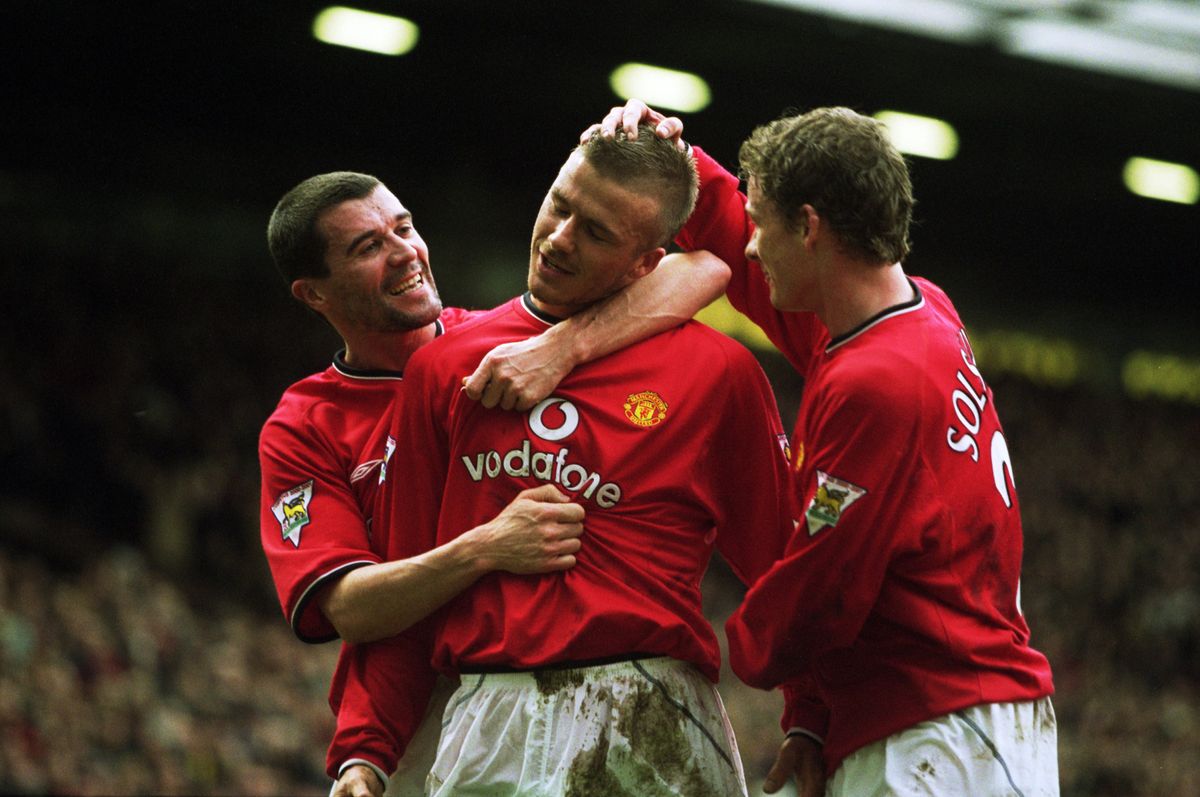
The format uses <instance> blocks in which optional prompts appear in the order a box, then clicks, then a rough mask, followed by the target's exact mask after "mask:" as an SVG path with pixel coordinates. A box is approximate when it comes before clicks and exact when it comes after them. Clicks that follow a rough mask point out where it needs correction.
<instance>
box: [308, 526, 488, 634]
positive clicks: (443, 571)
mask: <svg viewBox="0 0 1200 797" xmlns="http://www.w3.org/2000/svg"><path fill="white" fill-rule="evenodd" d="M476 537H477V535H476V534H473V533H471V532H468V533H467V534H464V535H462V536H461V537H459V538H457V539H456V540H454V541H452V542H449V543H447V544H446V545H443V546H440V547H438V548H435V549H433V550H431V551H428V552H427V553H423V554H421V555H419V556H414V557H411V558H408V559H401V560H399V561H394V562H381V563H379V564H374V565H368V566H366V567H360V568H358V569H356V570H352V571H350V572H349V573H347V574H346V575H345V576H343V577H342V578H341V579H339V580H338V581H337V582H336V583H335V584H334V585H332V586H331V587H330V588H329V589H328V590H326V592H325V593H324V595H322V596H321V597H320V598H319V600H320V601H321V610H322V611H323V612H324V613H325V616H326V617H327V618H329V621H330V622H331V623H332V624H333V627H334V628H336V629H337V632H338V634H339V635H340V636H341V637H342V639H343V640H345V641H346V642H349V643H352V644H358V643H362V642H372V641H374V640H377V639H384V638H386V637H390V636H394V635H396V634H398V633H400V632H401V631H403V630H405V629H406V628H408V627H410V626H412V625H414V624H416V623H418V622H420V621H421V620H423V619H425V618H426V617H428V616H429V615H431V614H433V613H434V612H435V611H437V610H438V609H439V608H441V607H442V606H443V605H444V604H445V603H446V602H447V601H449V600H450V599H451V598H453V597H454V596H456V595H458V593H460V592H462V591H463V590H464V589H466V588H467V587H469V586H471V584H473V583H475V581H476V580H477V579H478V578H479V576H480V575H482V574H483V573H484V572H486V567H487V560H486V559H485V558H484V557H482V556H480V555H479V551H478V546H477V544H476V542H477V539H476Z"/></svg>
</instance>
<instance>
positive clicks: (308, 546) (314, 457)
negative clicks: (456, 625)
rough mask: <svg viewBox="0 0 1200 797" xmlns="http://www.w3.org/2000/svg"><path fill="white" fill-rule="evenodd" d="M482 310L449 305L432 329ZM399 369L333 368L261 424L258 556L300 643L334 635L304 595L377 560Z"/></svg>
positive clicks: (293, 390) (337, 363) (288, 394)
mask: <svg viewBox="0 0 1200 797" xmlns="http://www.w3.org/2000/svg"><path fill="white" fill-rule="evenodd" d="M480 314H481V313H480V312H478V311H475V312H472V311H467V310H461V309H458V308H446V309H445V310H443V311H442V315H441V318H439V320H438V321H439V328H438V331H439V333H440V332H441V331H442V329H443V328H446V329H449V328H452V327H454V326H457V325H458V324H461V323H463V322H464V321H465V320H467V319H470V318H473V317H475V316H477V315H480ZM400 384H401V374H398V373H395V372H392V371H364V370H359V369H354V368H351V367H349V366H347V365H346V364H345V363H344V362H343V361H342V358H341V354H339V355H338V356H337V357H336V358H335V359H334V362H333V365H331V366H330V367H328V368H326V369H325V370H324V371H322V372H320V373H317V374H313V375H312V376H310V377H307V378H306V379H302V380H300V381H299V382H297V383H296V384H294V385H292V386H291V387H289V388H288V389H287V390H286V391H285V392H284V394H283V397H282V398H281V399H280V400H279V405H278V406H277V407H276V408H275V411H274V412H273V413H272V414H271V417H270V418H269V419H268V420H267V422H266V424H264V425H263V428H262V433H261V434H260V436H259V444H258V454H259V464H260V466H261V468H262V504H261V507H260V518H261V524H260V528H261V534H262V546H263V552H264V553H265V554H266V557H267V562H268V564H269V565H270V568H271V576H272V577H273V579H274V582H275V589H276V591H277V592H278V594H279V603H280V606H281V607H282V608H283V614H284V617H286V618H287V620H288V622H289V623H290V624H291V626H292V629H293V630H294V631H295V632H296V636H298V637H299V638H300V639H302V640H304V641H305V642H326V641H329V640H331V639H335V638H337V632H336V631H335V630H334V629H333V626H332V625H330V623H329V621H328V620H327V619H325V616H324V615H323V614H321V611H320V609H319V608H318V607H317V606H316V604H314V603H312V602H311V598H312V597H313V596H314V595H315V594H316V592H317V591H318V589H319V588H320V587H321V586H323V585H325V584H328V583H329V582H330V580H332V579H335V578H340V577H341V576H342V575H344V574H345V573H347V572H348V571H350V570H352V569H354V568H356V567H362V566H363V565H367V564H371V563H373V562H379V561H382V559H383V557H384V555H385V553H386V551H385V550H384V549H383V548H381V547H379V546H378V545H375V544H374V541H373V540H372V536H371V517H372V515H373V513H374V506H375V496H376V493H377V492H378V489H379V483H380V466H381V465H382V462H383V460H382V456H383V453H384V452H385V451H386V447H385V444H384V439H385V438H386V436H387V434H388V432H389V431H390V426H389V424H390V420H391V407H392V402H393V401H394V399H395V397H396V392H397V390H398V389H399V387H400Z"/></svg>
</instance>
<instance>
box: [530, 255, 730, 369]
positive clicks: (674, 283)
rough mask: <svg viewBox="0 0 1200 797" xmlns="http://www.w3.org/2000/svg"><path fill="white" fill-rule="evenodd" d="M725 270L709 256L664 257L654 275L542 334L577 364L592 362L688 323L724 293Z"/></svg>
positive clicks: (726, 273)
mask: <svg viewBox="0 0 1200 797" xmlns="http://www.w3.org/2000/svg"><path fill="white" fill-rule="evenodd" d="M728 283H729V268H728V266H726V265H725V263H724V262H722V261H721V260H720V259H719V258H717V257H716V256H714V255H711V254H709V253H708V252H692V253H689V254H675V255H668V256H667V257H664V258H663V260H662V262H661V263H660V264H659V266H658V268H656V269H655V270H654V271H653V272H652V273H650V274H648V275H647V276H645V277H643V278H642V279H640V280H637V281H636V282H634V283H633V284H631V285H629V286H628V287H626V288H624V289H623V290H621V291H618V292H617V293H615V294H613V295H612V296H609V297H608V298H607V299H604V300H603V301H600V302H597V303H596V304H594V305H592V306H591V307H589V308H587V309H586V310H583V311H582V312H579V313H576V314H575V315H573V316H571V317H570V318H568V319H566V320H565V321H563V322H561V323H559V324H556V325H555V326H553V327H551V328H550V329H549V330H547V331H546V332H544V333H543V335H544V336H546V337H548V338H550V339H552V340H555V341H556V342H561V343H562V345H563V346H564V347H566V350H568V351H570V352H571V356H572V359H573V361H574V363H575V364H579V363H584V362H590V361H592V360H595V359H597V358H599V357H603V356H605V355H607V354H611V353H612V352H614V351H619V350H620V349H623V348H625V347H626V346H628V345H630V344H632V343H636V342H638V341H640V340H645V339H646V338H648V337H651V336H652V335H656V334H658V333H659V332H664V331H666V330H668V329H671V328H672V327H675V326H678V325H679V324H681V323H683V322H684V321H687V320H688V319H690V318H691V317H692V316H694V315H695V314H696V313H698V312H699V311H700V310H702V309H703V308H704V307H706V306H707V305H708V304H710V303H711V302H713V301H715V300H716V299H717V298H718V297H719V296H721V294H723V293H724V292H725V286H726V285H727V284H728Z"/></svg>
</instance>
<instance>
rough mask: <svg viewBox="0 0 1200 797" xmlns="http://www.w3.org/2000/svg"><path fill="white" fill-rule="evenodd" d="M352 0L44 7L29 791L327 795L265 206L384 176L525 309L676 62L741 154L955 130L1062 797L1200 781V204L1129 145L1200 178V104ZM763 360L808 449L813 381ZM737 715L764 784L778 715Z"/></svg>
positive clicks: (12, 406)
mask: <svg viewBox="0 0 1200 797" xmlns="http://www.w3.org/2000/svg"><path fill="white" fill-rule="evenodd" d="M1126 1H1128V0H1126ZM1016 5H1019V4H1016ZM1058 5H1059V6H1072V7H1073V8H1076V9H1077V10H1078V12H1079V13H1080V15H1081V18H1085V19H1086V18H1089V15H1090V16H1092V17H1096V16H1097V15H1099V14H1101V13H1102V12H1103V10H1104V6H1105V4H1104V3H1074V4H1071V3H1060V4H1058ZM322 7H323V4H319V3H312V2H286V3H285V2H259V3H230V2H215V3H199V2H187V3H162V4H157V5H153V6H150V5H144V6H143V5H140V4H130V5H125V4H101V3H95V4H82V3H67V2H63V0H43V1H42V2H33V1H32V0H17V2H14V3H9V4H7V5H6V8H5V12H4V16H3V20H4V25H3V33H0V37H3V40H4V41H3V44H4V48H3V53H4V56H3V58H4V72H3V80H0V101H2V103H3V104H2V105H0V108H2V109H3V112H2V113H0V131H2V132H3V135H4V138H3V141H4V142H5V143H4V146H3V148H2V149H0V207H2V209H3V212H2V213H0V230H2V232H3V243H4V250H5V256H4V275H5V284H6V286H7V292H8V298H7V300H6V301H5V302H4V303H3V304H4V306H5V308H6V309H5V312H4V316H5V317H6V324H5V326H6V329H7V332H6V338H5V339H6V345H5V346H4V347H3V349H0V357H2V359H0V364H2V366H3V377H2V379H0V411H2V413H0V417H2V419H3V423H4V432H3V449H2V450H3V461H4V471H3V472H4V479H3V483H2V484H3V487H2V489H0V662H2V669H0V792H3V793H44V792H57V793H62V792H71V793H100V794H114V793H117V794H120V793H185V794H198V793H220V794H244V793H257V794H287V793H309V794H322V793H324V792H325V791H326V789H327V782H326V781H325V780H324V778H323V775H322V774H321V770H322V761H323V755H324V746H325V743H326V741H327V739H328V734H329V720H328V717H327V715H328V711H327V709H326V708H325V706H324V702H323V701H324V690H325V686H326V684H327V678H328V673H329V671H330V668H331V667H332V656H333V653H334V649H333V647H332V646H324V647H321V648H309V647H305V646H303V645H301V644H300V643H299V642H296V641H295V640H294V639H293V638H291V637H290V635H289V633H288V631H287V629H286V627H285V624H284V622H283V620H282V618H281V617H280V615H279V612H278V609H277V607H276V605H275V603H274V600H275V599H274V596H273V593H272V592H271V590H270V587H269V581H268V575H267V572H266V568H265V564H264V562H263V560H262V555H261V552H260V551H259V549H258V540H257V535H258V532H257V487H258V473H257V462H256V458H255V444H256V438H257V432H258V428H259V425H260V424H261V423H262V421H263V420H264V419H265V417H266V416H267V414H268V413H269V412H270V411H271V409H272V408H273V406H274V402H275V400H276V399H277V398H278V395H279V393H280V392H281V391H282V390H283V389H284V387H286V386H287V385H288V384H289V383H290V382H292V381H294V380H296V379H298V378H300V377H302V376H304V375H306V374H308V373H311V372H313V371H315V370H318V369H320V368H322V367H324V366H325V365H326V364H327V363H328V361H329V358H330V355H331V354H332V352H333V350H334V349H335V348H336V345H337V343H336V339H335V338H334V336H333V334H332V333H331V332H330V331H328V330H327V329H325V328H324V327H323V325H322V324H321V323H320V322H319V321H317V320H316V319H315V318H313V317H311V316H310V315H308V314H306V313H305V312H304V311H302V310H301V309H300V308H299V307H298V306H296V305H295V304H294V303H293V302H292V301H291V300H290V298H289V297H288V295H287V292H286V290H285V287H284V285H283V283H282V281H281V280H280V279H279V278H278V277H277V276H276V274H275V273H274V271H273V269H272V266H271V264H270V261H269V259H268V257H267V253H266V248H265V238H264V228H265V223H266V219H267V216H268V215H269V213H270V210H271V208H272V207H273V205H274V202H275V200H276V199H277V198H278V197H279V196H280V195H281V194H282V193H283V192H284V191H285V190H287V189H288V188H290V187H291V186H292V185H294V184H295V183H296V182H298V181H299V180H301V179H303V178H304V177H307V176H309V175H311V174H314V173H317V172H321V171H330V170H334V169H354V170H360V171H368V172H372V173H374V174H376V175H378V176H379V177H381V178H382V179H383V180H384V181H385V182H386V183H387V184H388V185H389V186H390V187H391V188H392V189H393V190H394V191H395V192H396V193H397V195H399V196H400V198H401V199H402V201H404V202H405V204H406V205H407V206H408V207H410V208H411V209H412V210H413V211H414V212H415V218H416V222H417V225H418V227H419V229H420V230H421V232H422V234H423V235H424V237H425V239H426V241H427V242H428V243H429V245H430V248H431V251H432V261H433V266H434V270H435V274H436V276H437V280H438V284H439V287H440V289H441V292H442V295H443V297H444V298H445V299H447V300H448V302H450V303H454V304H460V305H467V306H490V305H492V304H494V303H496V302H498V301H500V300H501V299H503V298H506V297H507V296H509V295H511V294H513V293H515V292H516V291H517V290H519V289H520V287H521V285H522V281H523V276H524V268H525V264H526V257H527V246H528V235H529V230H530V226H531V223H532V219H533V216H534V212H535V210H536V208H537V206H538V203H539V202H540V199H541V196H542V193H543V192H544V190H545V188H546V186H547V185H548V184H549V182H550V180H551V179H552V178H553V175H554V173H555V171H556V169H557V167H558V165H559V164H560V162H561V161H562V159H563V157H564V156H565V154H566V152H567V151H568V149H569V148H570V147H571V145H572V144H573V142H574V140H575V137H576V135H577V134H578V132H579V131H580V130H581V129H582V128H583V127H585V126H586V125H587V124H588V123H590V122H592V121H595V120H597V119H598V118H599V116H600V115H601V114H602V113H603V112H604V111H605V110H606V109H607V108H608V107H610V106H611V105H613V104H614V103H616V102H619V99H618V98H617V97H616V96H614V95H613V94H612V92H611V90H610V89H609V88H608V81H607V77H608V73H609V71H610V70H611V69H612V68H613V67H615V66H616V65H618V64H620V63H622V62H625V61H644V62H649V63H654V64H659V65H663V66H670V67H674V68H681V69H688V70H691V71H693V72H696V73H698V74H701V75H702V76H704V78H705V79H706V80H708V81H709V83H710V85H711V86H712V90H713V97H714V99H713V102H712V105H711V106H710V107H708V108H707V109H705V110H704V111H702V112H698V113H695V114H685V115H684V118H685V122H686V125H687V127H686V136H687V138H688V139H689V140H691V141H694V142H696V143H699V144H701V145H703V146H705V147H706V148H707V149H708V150H709V151H710V152H712V153H713V154H714V155H716V156H717V157H718V158H719V159H721V160H722V161H724V162H725V163H727V164H732V163H733V162H734V161H735V157H736V151H737V146H738V143H739V142H740V141H741V139H742V138H743V137H744V136H745V135H746V134H747V133H748V132H749V130H750V129H751V128H752V127H753V126H754V125H756V124H759V123H762V122H765V121H768V120H770V119H772V118H774V117H776V116H778V115H780V114H781V113H782V112H784V111H785V110H787V109H790V108H794V109H805V108H808V107H811V106H815V105H826V104H839V105H850V106H853V107H855V108H857V109H859V110H861V111H864V112H874V111H875V110H878V109H881V108H892V109H898V110H905V111H911V112H917V113H924V114H928V115H931V116H936V117H939V118H942V119H946V120H948V121H951V122H952V123H953V124H954V125H955V126H956V128H957V129H958V132H959V135H960V137H961V149H960V153H959V155H958V157H957V158H955V159H954V160H951V161H946V162H940V161H932V160H921V159H913V161H912V164H913V170H914V178H915V184H916V192H917V196H918V200H919V205H918V225H917V226H916V228H915V230H914V235H913V237H914V241H915V251H914V253H913V256H912V257H911V259H910V260H909V262H908V269H909V271H910V272H913V273H918V274H922V275H925V276H928V277H931V278H932V279H934V280H935V281H937V282H939V283H940V284H942V285H943V286H944V287H945V288H946V289H947V290H948V292H949V293H950V294H951V296H953V297H955V298H956V300H957V303H958V305H959V308H960V310H961V312H962V315H963V316H964V318H965V319H966V321H967V323H968V326H969V327H970V328H971V330H972V334H973V335H974V336H975V337H976V338H977V340H979V341H982V343H981V344H980V349H981V351H980V359H981V364H982V367H983V370H984V374H985V376H986V377H988V378H989V380H990V382H991V385H992V387H993V389H994V391H995V394H996V399H997V402H998V405H999V408H1000V412H1001V417H1002V419H1003V421H1004V423H1005V425H1006V430H1007V436H1008V438H1009V440H1010V445H1011V447H1012V452H1013V458H1014V462H1015V470H1016V479H1017V484H1018V488H1019V490H1020V495H1021V499H1022V504H1023V514H1024V518H1025V524H1026V556H1025V571H1024V581H1023V598H1024V606H1025V610H1026V614H1027V615H1028V617H1029V620H1030V624H1031V626H1032V628H1033V631H1034V642H1035V644H1036V645H1038V646H1039V647H1041V648H1042V649H1043V650H1045V651H1046V652H1047V653H1048V654H1049V655H1050V657H1051V662H1052V664H1053V666H1054V668H1055V675H1056V682H1057V687H1058V695H1057V696H1056V698H1055V704H1056V707H1057V710H1058V713H1059V720H1060V765H1061V769H1062V784H1063V793H1064V794H1066V795H1121V796H1122V797H1125V796H1127V795H1162V794H1187V793H1200V764H1198V763H1197V762H1198V760H1200V757H1198V756H1197V755H1196V751H1197V750H1200V694H1198V692H1200V575H1198V574H1200V465H1198V464H1197V452H1198V451H1200V411H1198V408H1197V404H1198V403H1200V388H1198V386H1197V385H1198V382H1200V377H1198V376H1197V372H1198V370H1200V369H1198V367H1197V363H1198V362H1200V335H1198V334H1197V333H1198V332H1200V313H1198V308H1197V299H1198V297H1200V290H1197V282H1198V280H1200V278H1198V276H1197V272H1198V269H1200V257H1198V255H1197V252H1198V251H1200V210H1198V206H1196V205H1175V204H1167V203H1163V202H1156V201H1151V200H1147V199H1142V198H1138V197H1135V196H1133V195H1132V194H1130V193H1129V192H1127V191H1126V190H1125V189H1124V187H1123V186H1122V184H1121V182H1120V166H1121V164H1122V163H1123V162H1124V160H1125V159H1126V158H1127V157H1129V156H1131V155H1146V156H1150V157H1157V158H1162V159H1166V160H1173V161H1178V162H1181V163H1186V164H1189V165H1191V166H1192V167H1193V168H1197V167H1200V134H1198V132H1197V131H1198V130H1200V91H1197V90H1195V89H1190V90H1189V89H1186V88H1170V87H1167V86H1165V85H1161V84H1157V83H1152V82H1148V81H1143V80H1139V79H1135V78H1117V77H1111V76H1104V75H1100V74H1096V73H1089V72H1084V71H1081V70H1073V69H1069V68H1065V67H1051V66H1048V65H1044V64H1039V63H1035V62H1032V61H1025V60H1018V59H1016V58H1014V57H1011V56H1008V55H1004V54H1003V53H1001V52H1000V50H999V49H998V48H996V47H993V46H988V45H986V44H984V45H954V44H947V43H941V42H937V41H934V40H932V39H927V38H922V37H918V36H915V35H907V34H900V33H889V32H885V31H883V30H880V29H876V28H872V27H866V26H861V25H855V24H851V23H848V22H836V21H831V20H830V19H828V18H826V17H823V16H819V15H816V14H812V13H799V12H795V11H789V10H787V9H784V8H780V7H775V6H769V5H760V4H756V3H748V2H732V1H729V2H719V1H718V0H706V1H704V2H690V3H678V2H662V1H656V0H643V2H641V3H631V4H615V3H606V4H599V3H590V4H582V3H580V4H557V5H553V6H551V5H549V4H541V3H505V4H501V3H468V2H462V1H460V0H456V1H453V2H433V1H432V0H428V1H426V2H419V1H416V0H411V1H409V2H400V1H399V0H397V2H381V1H379V0H377V1H376V2H373V3H372V4H370V5H368V6H364V7H366V8H370V9H371V10H376V11H383V12H394V13H399V14H403V15H405V16H407V17H409V18H411V19H413V20H415V21H416V22H418V24H419V25H420V26H421V40H420V43H419V45H418V47H417V48H416V50H414V51H413V52H412V53H410V54H408V55H406V56H403V57H400V58H385V57H381V56H376V55H371V54H367V53H361V52H357V51H352V50H347V49H343V48H337V47H331V46H328V45H325V44H322V43H319V42H317V41H315V40H314V39H313V38H312V36H311V33H310V27H311V22H312V19H313V16H314V14H315V13H316V12H317V11H318V10H319V9H320V8H322ZM1195 84H1196V81H1193V85H1195ZM718 320H719V319H718ZM757 351H758V354H759V356H760V358H761V361H762V362H763V365H764V367H765V368H766V369H767V371H768V373H769V375H770V376H771V377H772V379H773V381H774V383H775V385H776V388H777V393H778V397H779V402H780V406H781V410H782V413H783V416H784V420H785V423H788V424H789V425H790V423H791V420H792V416H793V413H794V409H795V406H796V402H797V400H798V397H799V389H800V386H799V384H797V382H796V380H795V379H794V377H792V376H791V375H790V372H789V371H788V369H787V368H786V366H785V365H784V364H783V363H782V361H781V359H780V358H778V356H777V355H774V354H772V353H771V352H769V351H764V350H761V349H760V350H757ZM1063 351H1067V352H1069V353H1070V358H1071V362H1072V363H1073V365H1072V366H1071V367H1070V368H1067V369H1066V370H1065V371H1064V369H1063V368H1062V367H1060V366H1061V360H1060V359H1056V357H1057V356H1058V355H1060V354H1061V353H1062V352H1063ZM1056 352H1057V353H1058V354H1056ZM1139 352H1142V353H1149V354H1148V355H1147V354H1142V355H1138V353H1139ZM1135 355H1136V356H1142V357H1143V360H1140V361H1139V362H1143V363H1145V362H1147V360H1145V357H1147V356H1148V357H1150V358H1151V359H1150V360H1149V362H1151V363H1152V365H1151V366H1149V367H1148V370H1147V369H1143V370H1144V371H1145V372H1146V373H1148V374H1149V380H1150V381H1149V383H1148V384H1149V385H1150V386H1149V387H1146V384H1147V383H1146V382H1145V380H1143V382H1142V383H1139V384H1142V388H1141V389H1140V391H1138V390H1134V391H1133V392H1131V391H1130V390H1129V389H1127V388H1126V387H1124V386H1123V382H1122V374H1125V375H1126V376H1128V366H1129V363H1130V361H1131V360H1130V358H1131V357H1134V356H1135ZM1047 363H1049V365H1047ZM1055 363H1058V365H1055ZM1155 380H1158V381H1157V382H1156V381H1155ZM1160 382H1161V384H1159V383H1160ZM1156 385H1157V386H1156ZM1162 385H1166V387H1163V386H1162ZM1145 393H1149V394H1151V395H1142V394H1145ZM896 500H903V496H897V497H896ZM707 586H708V587H709V590H708V599H709V601H710V606H709V608H710V610H711V614H712V616H713V618H714V620H715V621H717V622H720V621H721V620H722V619H723V616H724V614H726V613H728V611H729V610H730V608H731V606H732V605H733V604H734V602H736V600H737V598H738V592H737V587H736V585H735V584H732V583H731V580H730V578H729V576H728V574H727V573H726V571H725V570H724V569H723V568H722V567H721V566H720V565H719V564H718V565H717V566H716V567H715V568H714V570H713V573H712V576H711V578H710V579H709V581H708V584H707ZM722 689H723V690H724V694H725V697H726V701H727V704H728V707H729V710H730V714H731V716H732V717H733V718H734V720H735V723H737V730H738V733H739V737H740V741H741V747H742V753H743V757H744V759H745V762H746V766H747V774H748V777H749V779H750V780H751V781H752V783H758V782H761V778H762V775H763V774H764V773H765V771H766V767H767V765H768V763H769V761H770V757H771V755H772V754H773V748H774V745H775V743H776V740H777V729H776V725H775V723H776V719H777V715H776V712H777V708H778V703H777V702H776V700H775V698H774V697H772V696H769V695H765V694H763V693H754V692H751V691H750V690H745V689H742V688H739V687H738V685H737V684H736V683H735V682H734V679H733V678H732V676H729V677H727V678H725V679H724V681H723V684H722Z"/></svg>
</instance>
